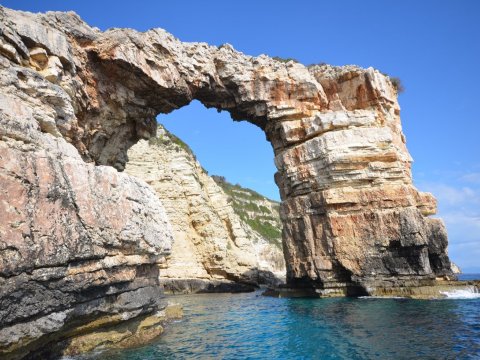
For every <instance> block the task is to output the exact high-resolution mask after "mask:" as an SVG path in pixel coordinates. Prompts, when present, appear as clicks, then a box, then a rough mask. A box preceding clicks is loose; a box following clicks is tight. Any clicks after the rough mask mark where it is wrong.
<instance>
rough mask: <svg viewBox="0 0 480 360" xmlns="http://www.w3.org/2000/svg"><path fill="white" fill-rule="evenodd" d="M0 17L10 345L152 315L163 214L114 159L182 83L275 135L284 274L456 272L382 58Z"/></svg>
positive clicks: (301, 280) (293, 282)
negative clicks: (362, 60) (355, 58)
mask: <svg viewBox="0 0 480 360" xmlns="http://www.w3.org/2000/svg"><path fill="white" fill-rule="evenodd" d="M0 30H1V31H0V85H1V86H0V88H1V91H0V184H1V186H0V218H1V219H2V222H1V223H0V304H1V305H2V306H0V354H2V356H4V357H6V358H7V359H9V358H13V359H17V358H22V357H24V356H27V355H28V354H29V353H30V352H35V355H38V354H39V353H38V350H39V349H41V350H42V351H46V353H45V354H46V355H45V356H44V357H49V354H51V352H52V351H59V352H60V353H63V354H70V353H69V352H68V351H75V349H76V347H75V344H74V345H73V347H70V350H68V349H69V347H68V346H69V344H72V343H71V342H72V341H74V339H75V336H83V335H85V334H86V336H88V333H89V332H95V331H98V329H100V328H105V327H110V326H114V325H116V324H118V323H120V324H122V326H123V325H124V324H125V326H130V325H131V326H134V328H135V329H137V330H138V324H139V322H141V321H143V320H144V319H145V318H147V317H150V320H149V321H155V322H156V323H158V324H160V323H161V322H162V321H163V320H162V319H160V318H158V317H156V315H155V314H157V312H158V310H159V309H163V308H164V307H165V304H164V303H163V302H162V299H161V296H162V292H161V289H160V286H159V281H158V271H159V264H160V263H162V261H164V256H166V255H168V253H169V252H170V249H171V242H172V232H171V229H170V225H169V222H168V219H167V217H166V216H165V213H164V209H163V206H162V204H161V202H160V201H159V200H158V198H156V196H155V194H154V193H153V192H152V190H151V188H150V187H148V186H147V185H146V184H145V183H143V182H141V181H139V180H138V179H135V178H133V177H131V176H128V175H126V174H124V173H121V172H117V171H115V170H114V169H113V168H112V167H111V166H113V167H115V168H117V169H118V170H122V169H123V167H124V165H125V163H126V161H127V158H126V152H127V149H128V148H129V147H130V146H131V145H132V144H133V143H135V142H136V141H137V140H139V139H141V138H145V139H146V138H149V137H151V136H152V135H154V133H155V129H156V120H155V117H156V115H157V114H159V113H168V112H170V111H172V110H173V109H176V108H179V107H181V106H185V105H187V104H188V103H189V102H190V101H191V100H192V99H198V100H200V101H201V102H202V103H203V104H204V105H205V106H207V107H215V108H217V109H219V110H226V111H229V112H230V114H231V115H232V118H233V119H236V120H247V121H250V122H251V123H253V124H256V125H257V126H259V127H260V128H261V129H263V131H264V132H265V134H266V137H267V139H268V140H269V141H270V143H271V144H272V147H273V149H274V153H275V163H276V166H277V169H278V172H277V174H276V175H275V180H276V183H277V184H278V186H279V189H280V193H281V197H282V206H281V216H282V220H283V223H284V229H283V242H284V253H285V259H286V263H287V280H288V285H289V286H290V287H297V288H302V287H303V288H309V289H313V290H315V291H317V292H319V293H321V294H326V295H328V294H340V295H343V294H358V293H369V294H377V293H378V294H382V291H386V292H387V293H388V292H389V291H395V289H392V288H398V287H409V286H410V287H415V286H420V285H425V284H432V283H433V282H434V280H435V278H437V277H448V276H450V275H451V274H452V271H451V264H450V261H449V259H448V256H447V236H446V232H445V228H444V226H443V223H442V222H441V220H438V219H430V218H428V217H427V216H428V215H430V214H433V213H435V207H436V203H435V199H434V198H433V196H432V195H430V194H425V193H421V192H418V191H417V190H416V189H415V187H414V186H413V185H412V179H411V173H410V162H411V158H410V155H409V153H408V151H407V149H406V147H405V139H404V137H403V135H402V132H401V124H400V117H399V113H400V109H399V106H398V103H397V99H396V91H395V88H394V87H393V86H392V83H391V82H390V81H389V79H388V77H386V76H384V75H382V74H381V73H380V72H378V71H376V70H374V69H371V68H369V69H361V68H358V67H355V66H346V67H332V66H328V65H321V66H320V65H319V66H312V67H308V68H307V67H305V66H303V65H301V64H298V63H295V62H292V61H289V62H283V61H278V60H274V59H272V58H269V57H268V56H259V57H256V58H254V57H250V56H246V55H244V54H241V53H239V52H237V51H235V50H234V49H233V48H232V47H231V46H230V45H228V44H227V45H223V46H220V47H218V48H217V47H214V46H209V45H207V44H204V43H182V42H180V41H179V40H178V39H176V38H174V37H173V36H172V35H170V34H168V33H167V32H165V31H164V30H160V29H155V30H150V31H148V32H146V33H139V32H136V31H134V30H128V29H111V30H109V31H106V32H101V31H99V30H98V29H94V28H91V27H89V26H88V25H87V24H85V23H84V22H83V21H82V20H81V19H80V18H79V17H78V16H77V15H75V14H74V13H58V12H49V13H46V14H32V13H26V12H19V11H13V10H9V9H6V8H3V7H0ZM95 165H98V166H95ZM100 165H110V166H100ZM397 290H398V289H397ZM401 290H402V289H401ZM402 291H403V290H402ZM152 316H153V319H152V318H151V317H152ZM135 331H136V330H135ZM160 331H161V330H160ZM132 334H133V333H132ZM132 336H135V337H136V339H135V341H134V343H137V342H136V341H137V340H138V341H142V340H141V334H139V333H137V332H135V333H134V334H133V335H132ZM148 336H151V334H150V335H148ZM148 336H147V338H148ZM129 341H130V340H129V339H127V340H126V342H127V343H128V342H129ZM143 341H146V338H145V339H143ZM102 343H103V340H102ZM53 344H55V346H53ZM51 345H52V346H51ZM92 346H94V344H93V345H92ZM66 349H67V350H66ZM72 349H73V350H72ZM65 351H67V352H65Z"/></svg>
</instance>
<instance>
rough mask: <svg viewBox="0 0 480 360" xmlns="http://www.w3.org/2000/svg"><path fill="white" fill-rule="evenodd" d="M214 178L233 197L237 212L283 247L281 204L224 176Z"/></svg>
mask: <svg viewBox="0 0 480 360" xmlns="http://www.w3.org/2000/svg"><path fill="white" fill-rule="evenodd" d="M212 178H213V180H215V182H216V183H217V184H218V185H219V186H220V187H221V188H222V189H223V190H224V191H225V193H226V194H227V195H229V196H230V198H231V199H232V207H233V210H234V211H235V213H236V214H237V215H238V216H239V217H240V218H241V219H242V220H243V221H244V222H245V223H247V224H248V225H249V226H250V227H251V228H252V229H253V230H254V231H256V232H257V233H259V234H260V235H261V236H262V237H263V238H264V239H265V240H267V241H268V242H269V243H271V244H273V245H275V246H277V247H278V248H279V249H282V223H281V221H280V214H279V209H280V204H279V203H278V202H277V201H274V200H271V199H268V198H266V197H265V196H262V195H260V194H259V193H257V192H255V191H253V190H251V189H248V188H244V187H242V186H241V185H239V184H235V185H233V184H231V183H229V182H228V181H227V180H226V179H225V177H223V176H218V175H213V176H212Z"/></svg>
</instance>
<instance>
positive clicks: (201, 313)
mask: <svg viewBox="0 0 480 360" xmlns="http://www.w3.org/2000/svg"><path fill="white" fill-rule="evenodd" d="M461 278H462V279H466V280H467V279H472V280H473V279H480V274H467V275H462V276H461ZM446 295H447V296H448V297H447V298H446V299H442V300H411V299H404V298H387V299H386V298H370V297H364V298H335V299H283V298H282V299H278V298H272V297H265V296H262V295H261V291H257V292H254V293H244V294H202V295H180V296H171V297H169V300H170V301H173V302H177V303H181V304H182V305H183V308H184V318H183V320H180V321H177V322H174V323H170V324H168V325H167V327H166V329H165V333H164V334H163V335H162V336H161V337H160V338H159V339H158V340H157V341H156V342H154V343H152V344H150V345H148V346H145V347H141V348H137V349H130V350H122V351H114V352H109V353H98V354H91V355H88V356H87V357H85V358H90V359H106V360H134V359H135V360H137V359H138V360H140V359H141V360H144V359H152V360H153V359H480V294H478V293H475V292H473V291H463V292H452V293H448V294H446Z"/></svg>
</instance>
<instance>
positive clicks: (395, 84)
mask: <svg viewBox="0 0 480 360" xmlns="http://www.w3.org/2000/svg"><path fill="white" fill-rule="evenodd" d="M390 81H391V83H392V85H393V87H394V88H395V89H396V90H397V93H399V94H401V93H403V92H404V91H405V87H404V86H403V84H402V80H401V79H400V78H399V77H396V76H391V77H390Z"/></svg>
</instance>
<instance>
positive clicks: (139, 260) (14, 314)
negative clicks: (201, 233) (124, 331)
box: [0, 10, 172, 359]
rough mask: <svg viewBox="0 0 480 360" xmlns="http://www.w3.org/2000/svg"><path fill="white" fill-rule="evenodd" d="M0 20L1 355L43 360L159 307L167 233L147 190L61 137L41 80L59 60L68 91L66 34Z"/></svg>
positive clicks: (49, 85) (58, 95) (65, 94)
mask: <svg viewBox="0 0 480 360" xmlns="http://www.w3.org/2000/svg"><path fill="white" fill-rule="evenodd" d="M0 12H1V13H2V14H1V16H2V20H1V22H0V23H1V25H2V31H1V33H2V41H3V44H4V45H2V46H4V47H6V48H7V50H9V52H7V51H6V50H3V51H0V54H1V56H0V87H1V91H0V219H1V223H0V358H2V359H9V358H21V357H24V356H27V357H31V358H40V357H38V351H40V349H42V348H43V349H45V350H46V351H47V353H46V354H47V355H45V356H46V357H45V356H44V357H42V358H48V357H50V356H53V351H54V350H55V351H58V352H57V354H58V353H62V351H63V350H62V348H55V349H54V348H53V347H52V348H51V347H50V345H49V343H52V344H57V343H58V342H60V341H63V339H67V338H68V337H70V336H72V335H81V334H84V333H86V332H88V331H91V330H92V329H95V328H98V327H101V326H106V325H109V324H111V323H118V322H122V321H127V320H134V321H139V322H141V320H142V319H143V318H145V317H147V316H151V314H153V313H155V312H157V311H159V310H160V309H162V307H163V306H164V304H163V302H162V292H161V290H160V287H159V281H158V264H159V263H161V262H162V261H163V260H164V257H165V256H166V255H168V254H169V253H170V250H171V243H172V230H171V227H170V224H169V222H168V219H167V217H166V214H165V211H164V209H163V206H162V204H161V203H160V201H159V200H158V199H157V197H156V196H155V194H154V192H153V191H152V190H151V189H150V187H149V186H148V185H147V184H145V183H144V182H142V181H140V180H137V179H135V178H133V177H131V176H128V175H127V174H123V173H119V172H117V171H116V170H115V169H114V168H112V167H109V166H95V164H93V163H86V162H85V161H84V160H83V159H82V158H81V156H80V155H79V152H78V150H77V149H76V148H75V147H74V146H73V145H72V144H71V143H69V142H68V141H69V140H70V139H68V138H67V137H66V136H65V137H64V134H65V133H64V131H65V128H63V130H61V131H60V130H59V128H61V127H62V125H61V124H64V125H65V126H67V127H68V126H69V125H68V123H69V122H72V121H73V122H75V121H76V119H77V117H76V116H77V115H76V110H75V106H76V105H75V102H74V101H72V98H71V96H74V95H73V94H70V95H69V88H68V85H62V83H61V82H58V83H55V82H56V80H59V79H60V78H57V79H54V78H53V77H51V76H50V75H51V73H49V72H48V71H49V70H48V69H49V68H48V66H50V65H49V64H53V65H52V66H55V67H56V66H57V65H58V59H62V61H63V62H64V63H65V67H64V70H62V72H63V73H62V79H63V80H65V81H67V82H70V83H73V82H74V80H73V78H74V76H75V65H74V64H73V63H72V62H71V61H72V54H71V53H70V52H71V51H72V50H71V48H70V45H69V42H68V40H67V37H66V35H64V34H61V33H60V32H58V31H55V30H54V29H50V28H48V27H42V26H41V25H39V24H37V23H36V22H35V21H32V20H30V18H27V19H28V20H25V19H24V18H23V16H21V15H20V14H17V13H11V12H7V14H5V13H4V11H3V10H0ZM6 17H7V18H8V20H6ZM11 21H18V22H17V23H16V25H15V26H13V25H11V24H9V22H11ZM22 21H25V23H22ZM17 27H18V31H16V30H15V28H17ZM5 44H6V45H5ZM7 45H8V46H7ZM54 54H56V55H54ZM57 55H58V56H57ZM52 59H53V60H52ZM65 68H66V69H69V70H65ZM59 84H60V85H59ZM99 318H103V319H106V320H105V321H103V322H102V323H101V324H97V325H95V324H93V325H92V322H95V321H97V320H98V319H99ZM109 320H111V321H109ZM86 324H90V325H89V326H86ZM63 345H65V346H67V345H68V340H65V342H64V343H63Z"/></svg>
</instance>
